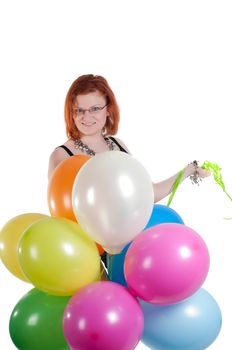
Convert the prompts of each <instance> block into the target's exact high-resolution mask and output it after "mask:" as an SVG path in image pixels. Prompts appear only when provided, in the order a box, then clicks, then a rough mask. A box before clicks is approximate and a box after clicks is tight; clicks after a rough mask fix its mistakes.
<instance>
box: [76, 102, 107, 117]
mask: <svg viewBox="0 0 232 350" xmlns="http://www.w3.org/2000/svg"><path fill="white" fill-rule="evenodd" d="M106 106H107V104H106V105H105V106H103V107H99V106H93V107H90V108H88V109H84V108H79V107H77V108H75V109H74V110H73V112H74V113H75V114H76V115H78V116H82V115H84V114H85V112H89V113H90V114H97V113H99V112H100V111H102V110H103V109H104V108H105V107H106Z"/></svg>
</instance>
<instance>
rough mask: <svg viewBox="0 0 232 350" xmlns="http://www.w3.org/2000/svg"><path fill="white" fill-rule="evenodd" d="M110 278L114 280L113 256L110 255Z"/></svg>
mask: <svg viewBox="0 0 232 350" xmlns="http://www.w3.org/2000/svg"><path fill="white" fill-rule="evenodd" d="M108 271H109V278H110V280H112V273H113V255H110V254H109V270H108Z"/></svg>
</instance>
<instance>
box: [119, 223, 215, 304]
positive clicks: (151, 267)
mask: <svg viewBox="0 0 232 350" xmlns="http://www.w3.org/2000/svg"><path fill="white" fill-rule="evenodd" d="M208 270H209V252H208V249H207V246H206V244H205V242H204V241H203V239H202V238H201V237H200V236H199V235H198V234H197V233H196V232H195V231H194V230H192V229H191V228H189V227H187V226H185V225H181V224H174V223H165V224H160V225H156V226H153V227H151V228H149V229H147V230H145V231H143V232H142V233H140V234H139V235H138V236H137V237H136V239H135V240H134V242H133V243H132V244H131V246H130V248H129V249H128V251H127V254H126V257H125V264H124V273H125V278H126V281H127V284H128V286H129V288H130V289H131V291H132V292H133V294H134V295H136V296H139V298H141V299H143V300H145V301H147V302H150V303H153V304H173V303H176V302H179V301H181V300H183V299H185V298H188V297H189V296H191V295H192V294H193V293H194V292H195V291H196V290H197V289H198V288H200V287H201V285H202V283H203V282H204V280H205V278H206V276H207V273H208Z"/></svg>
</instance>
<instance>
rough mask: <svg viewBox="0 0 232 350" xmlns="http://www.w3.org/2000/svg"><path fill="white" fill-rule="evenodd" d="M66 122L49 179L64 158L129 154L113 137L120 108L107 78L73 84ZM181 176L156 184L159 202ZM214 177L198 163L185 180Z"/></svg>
mask: <svg viewBox="0 0 232 350" xmlns="http://www.w3.org/2000/svg"><path fill="white" fill-rule="evenodd" d="M64 114H65V122H66V134H67V137H68V140H67V141H66V142H65V143H64V144H63V145H62V146H59V147H57V148H56V149H55V150H54V151H53V152H52V154H51V156H50V159H49V169H48V177H49V178H50V177H51V175H52V174H53V171H54V170H55V168H56V167H57V165H58V164H59V163H60V162H62V161H63V160H64V159H66V158H68V157H70V156H72V155H76V154H87V155H91V156H94V155H95V154H96V153H100V152H105V151H109V150H112V151H113V150H117V151H122V152H127V153H129V151H128V149H127V147H126V146H125V144H124V143H123V142H122V141H121V140H119V139H118V138H115V137H112V136H111V135H115V134H116V133H117V130H118V123H119V108H118V105H117V101H116V99H115V96H114V93H113V91H112V90H111V88H110V87H109V84H108V82H107V81H106V79H105V78H103V77H102V76H99V75H92V74H88V75H82V76H80V77H79V78H77V79H76V80H75V81H74V82H73V84H72V85H71V87H70V89H69V91H68V93H67V96H66V100H65V109H64ZM178 174H179V173H177V174H175V175H173V176H172V177H170V178H169V179H167V180H164V181H161V182H159V183H156V184H153V188H154V193H155V202H158V201H160V200H161V199H163V198H164V197H166V196H167V195H168V194H170V192H171V191H172V188H173V184H174V183H175V180H176V179H177V176H178ZM209 175H210V172H209V171H208V170H205V169H202V168H200V167H198V166H197V163H196V162H195V161H194V162H192V163H191V164H189V165H187V166H186V167H185V169H184V173H183V176H182V181H183V180H184V179H186V178H187V177H188V176H189V177H190V178H191V179H192V180H193V182H198V181H199V180H201V179H202V178H204V177H207V176H209Z"/></svg>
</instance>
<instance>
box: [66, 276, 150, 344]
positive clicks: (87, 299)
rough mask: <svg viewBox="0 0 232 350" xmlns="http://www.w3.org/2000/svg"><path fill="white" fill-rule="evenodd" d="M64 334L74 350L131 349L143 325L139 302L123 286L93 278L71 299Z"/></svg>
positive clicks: (137, 339) (138, 337)
mask: <svg viewBox="0 0 232 350" xmlns="http://www.w3.org/2000/svg"><path fill="white" fill-rule="evenodd" d="M63 324H64V335H65V338H66V340H67V342H68V344H69V346H70V347H71V349H72V350H109V349H110V350H119V349H120V350H123V349H124V350H132V349H134V348H135V347H136V345H137V343H138V342H139V340H140V338H141V336H142V332H143V325H144V317H143V312H142V309H141V306H140V304H139V303H138V301H137V299H135V298H134V297H133V296H132V295H131V294H130V292H129V291H128V290H127V289H126V288H125V287H123V286H121V285H120V284H118V283H114V282H108V281H103V282H94V283H91V284H89V285H88V286H86V287H84V288H82V289H81V290H80V291H79V292H78V293H76V294H75V295H74V296H73V297H72V298H71V299H70V301H69V303H68V305H67V307H66V309H65V312H64V321H63Z"/></svg>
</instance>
